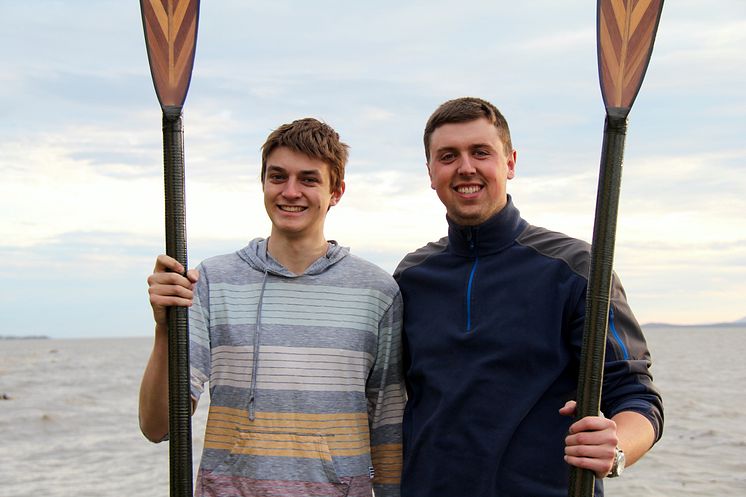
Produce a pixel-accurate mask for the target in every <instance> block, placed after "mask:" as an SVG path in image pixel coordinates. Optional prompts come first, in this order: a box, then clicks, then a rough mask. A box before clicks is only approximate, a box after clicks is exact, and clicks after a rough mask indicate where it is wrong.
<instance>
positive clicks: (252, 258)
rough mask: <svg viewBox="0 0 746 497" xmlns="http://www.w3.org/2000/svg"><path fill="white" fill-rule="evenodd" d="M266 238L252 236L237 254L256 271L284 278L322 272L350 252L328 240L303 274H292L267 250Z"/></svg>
mask: <svg viewBox="0 0 746 497" xmlns="http://www.w3.org/2000/svg"><path fill="white" fill-rule="evenodd" d="M268 240H269V238H254V239H253V240H251V242H249V244H248V245H247V246H246V247H244V248H242V249H241V250H239V251H238V256H239V257H240V258H241V259H243V260H244V261H246V263H247V264H249V266H251V267H252V268H254V269H256V270H257V271H261V272H263V273H265V274H271V275H274V276H284V277H286V278H299V277H301V276H306V275H309V276H311V275H315V274H320V273H323V272H324V271H326V270H327V269H329V268H330V267H331V266H333V265H334V264H336V263H338V262H339V261H341V260H342V259H344V258H345V257H347V256H348V255H349V253H350V250H349V249H348V248H347V247H342V246H340V245H339V244H338V243H337V242H336V241H334V240H329V246H328V248H327V250H326V254H325V255H324V256H322V257H319V258H318V259H316V260H315V261H314V262H313V263H311V265H310V266H308V267H307V268H306V270H305V271H304V272H303V274H294V273H292V272H290V271H289V270H288V269H287V268H285V267H284V266H283V265H282V264H280V263H279V262H277V261H276V260H275V259H274V258H273V257H272V256H271V255H270V254H269V252H267V241H268Z"/></svg>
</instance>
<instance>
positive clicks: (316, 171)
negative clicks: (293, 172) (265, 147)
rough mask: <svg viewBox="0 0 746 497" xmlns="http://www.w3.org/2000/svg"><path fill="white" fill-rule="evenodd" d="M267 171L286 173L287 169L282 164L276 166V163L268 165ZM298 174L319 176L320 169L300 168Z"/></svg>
mask: <svg viewBox="0 0 746 497" xmlns="http://www.w3.org/2000/svg"><path fill="white" fill-rule="evenodd" d="M267 172H268V173H270V172H274V173H285V174H287V172H288V171H287V169H285V168H284V167H282V166H276V165H272V164H270V165H268V166H267ZM298 175H299V176H321V170H320V169H301V170H300V171H298Z"/></svg>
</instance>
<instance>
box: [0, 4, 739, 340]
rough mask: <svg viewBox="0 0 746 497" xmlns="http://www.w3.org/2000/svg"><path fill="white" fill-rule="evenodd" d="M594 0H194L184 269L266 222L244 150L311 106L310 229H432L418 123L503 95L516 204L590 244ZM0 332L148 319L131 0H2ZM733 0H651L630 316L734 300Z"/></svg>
mask: <svg viewBox="0 0 746 497" xmlns="http://www.w3.org/2000/svg"><path fill="white" fill-rule="evenodd" d="M595 15H596V13H595V2H590V1H587V0H586V1H580V0H572V1H571V0H567V1H562V2H558V1H555V0H541V1H531V2H495V1H486V0H484V1H474V0H461V1H458V2H456V1H440V0H428V1H424V0H423V1H419V0H418V1H388V0H383V1H378V2H349V1H331V0H328V1H323V0H322V1H315V2H299V1H295V2H291V1H284V0H273V1H263V2H259V1H246V0H241V1H227V0H221V1H206V2H203V3H202V6H201V12H200V18H199V34H198V42H197V56H196V60H195V65H194V73H193V77H192V83H191V87H190V90H189V95H188V97H187V101H186V104H185V106H184V122H185V148H186V174H187V222H188V230H187V231H188V246H189V259H190V265H192V266H193V265H195V264H196V263H197V262H199V261H200V260H201V259H203V258H205V257H207V256H210V255H215V254H218V253H225V252H231V251H233V250H236V249H238V248H240V247H242V246H243V245H245V244H246V243H247V242H248V240H250V239H251V238H254V237H256V236H266V235H267V234H268V229H269V227H268V222H267V221H266V215H265V213H264V210H263V206H262V199H261V190H260V185H259V179H258V176H259V160H260V155H259V147H260V145H261V143H262V142H263V141H264V138H265V137H266V135H267V134H268V133H269V132H270V131H271V130H272V129H274V128H276V127H277V126H278V125H279V124H281V123H284V122H288V121H290V120H293V119H295V118H298V117H304V116H313V117H317V118H320V119H322V120H324V121H326V122H328V123H329V124H331V125H332V126H334V127H335V128H336V129H337V130H338V131H339V132H340V134H341V135H342V138H343V140H344V141H346V142H347V143H349V144H350V145H351V156H350V163H349V165H348V170H347V192H346V193H345V196H344V198H343V199H342V202H341V203H340V204H339V206H337V207H335V208H334V209H332V211H331V212H330V214H329V217H328V220H327V229H326V235H327V237H328V238H330V239H336V240H338V241H339V242H340V243H341V244H342V245H346V246H350V247H351V248H352V251H353V252H354V253H356V254H358V255H361V256H363V257H367V258H369V259H371V260H372V261H374V262H376V263H377V264H379V265H380V266H382V267H383V268H384V269H386V270H388V271H392V270H393V269H394V267H395V266H396V263H397V262H398V260H399V259H400V258H401V257H402V256H403V255H404V254H405V253H407V252H408V251H410V250H413V249H415V248H417V247H419V246H421V245H423V244H424V243H426V242H427V241H429V240H432V239H435V238H439V237H440V236H442V235H444V234H445V231H446V224H445V210H444V208H443V207H442V206H441V204H440V203H439V202H438V200H437V197H436V195H435V193H434V192H433V191H432V190H431V189H430V188H429V182H428V179H427V175H426V170H425V166H424V155H423V151H422V145H421V142H422V129H423V126H424V123H425V121H426V120H427V118H428V116H429V115H430V113H431V112H432V111H433V110H434V109H435V107H437V106H438V105H439V104H440V103H441V102H443V101H444V100H447V99H450V98H454V97H459V96H465V95H472V96H480V97H483V98H486V99H488V100H490V101H492V102H493V103H495V104H496V105H497V106H498V107H499V108H500V109H501V110H502V111H503V113H504V114H505V115H506V117H507V118H508V120H509V122H510V124H511V131H512V135H513V143H514V146H515V147H516V149H517V150H518V163H517V169H516V173H517V174H516V178H515V179H514V180H512V181H511V182H510V183H509V185H508V190H509V192H510V193H511V194H512V195H513V197H514V200H515V203H516V205H517V207H518V208H519V209H520V210H521V213H522V214H523V216H524V217H525V218H526V219H527V220H528V221H529V222H531V223H532V224H536V225H540V226H545V227H548V228H550V229H553V230H558V231H563V232H565V233H568V234H570V235H573V236H576V237H579V238H583V239H586V240H590V238H591V236H592V229H593V214H594V208H595V196H596V182H597V177H598V164H599V157H600V150H601V141H602V135H603V120H604V110H603V103H602V100H601V95H600V90H599V86H598V77H597V67H596V42H595V22H596V21H595ZM0 47H1V48H0V63H1V66H0V212H2V214H1V215H0V257H2V263H3V264H2V269H1V270H0V277H2V280H1V281H0V311H1V313H2V316H3V319H2V320H1V321H0V335H29V334H43V335H49V336H53V337H85V336H125V335H147V334H150V333H152V324H151V316H150V310H149V305H148V303H147V292H146V288H147V285H146V282H145V279H146V277H147V275H148V274H149V272H150V271H151V270H152V266H153V262H154V258H155V256H156V255H157V254H158V253H161V252H163V251H164V250H165V249H164V248H163V246H164V241H163V240H164V235H163V225H164V220H163V210H164V209H163V173H162V167H163V163H162V135H161V111H160V107H159V106H158V102H157V100H156V96H155V92H154V89H153V84H152V80H151V77H150V72H149V68H148V62H147V55H146V52H145V42H144V37H143V32H142V21H141V17H140V10H139V4H138V2H135V1H131V2H124V1H121V0H117V1H104V0H100V1H96V2H90V1H83V0H66V1H64V2H63V1H45V0H35V1H33V2H15V1H11V0H0ZM744 88H746V2H744V1H743V0H718V1H714V2H703V1H701V0H676V1H669V2H666V5H665V8H664V12H663V17H662V20H661V24H660V29H659V32H658V38H657V41H656V45H655V50H654V53H653V58H652V62H651V64H650V67H649V69H648V72H647V76H646V78H645V82H644V84H643V87H642V90H641V92H640V95H639V97H638V98H637V101H636V102H635V105H634V107H633V109H632V112H631V114H630V118H629V131H628V136H627V141H626V148H625V163H624V174H623V180H622V193H621V203H620V210H619V224H618V231H617V245H616V260H615V268H616V270H617V272H618V273H619V274H620V276H621V278H622V281H623V283H624V285H625V287H626V290H627V294H628V297H629V300H630V302H631V304H632V307H633V310H634V311H635V313H636V314H637V317H638V319H639V320H640V321H641V322H643V323H646V322H651V321H666V322H672V323H703V322H718V321H732V320H735V319H739V318H741V317H743V316H746V215H745V213H746V200H744V196H745V195H744V194H745V193H746V160H745V159H746V138H745V137H746V119H745V117H746V92H744Z"/></svg>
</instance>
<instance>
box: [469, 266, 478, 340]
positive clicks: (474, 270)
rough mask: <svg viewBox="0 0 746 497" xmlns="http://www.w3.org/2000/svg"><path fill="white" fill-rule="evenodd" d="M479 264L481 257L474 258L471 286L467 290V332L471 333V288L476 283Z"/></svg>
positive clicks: (470, 278)
mask: <svg viewBox="0 0 746 497" xmlns="http://www.w3.org/2000/svg"><path fill="white" fill-rule="evenodd" d="M478 264H479V257H475V258H474V264H473V265H472V266H471V274H469V285H468V286H467V288H466V331H467V332H468V331H471V287H472V283H473V282H474V274H475V273H476V272H477V265H478Z"/></svg>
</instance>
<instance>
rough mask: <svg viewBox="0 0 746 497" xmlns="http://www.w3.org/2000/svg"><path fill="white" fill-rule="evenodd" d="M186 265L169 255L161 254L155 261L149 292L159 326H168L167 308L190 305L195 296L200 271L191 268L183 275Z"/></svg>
mask: <svg viewBox="0 0 746 497" xmlns="http://www.w3.org/2000/svg"><path fill="white" fill-rule="evenodd" d="M183 272H184V266H182V265H181V264H180V263H179V261H177V260H176V259H174V258H172V257H169V256H167V255H163V254H161V255H159V256H158V258H157V259H156V261H155V268H154V269H153V274H151V275H150V276H148V293H149V294H150V306H151V307H152V308H153V318H154V319H155V323H156V325H158V326H159V327H166V326H168V320H167V314H166V308H167V307H171V306H177V307H190V306H191V305H192V299H193V296H194V293H193V292H194V284H195V283H196V282H197V280H198V279H199V272H198V271H197V270H196V269H190V270H189V271H187V273H186V277H184V276H182V274H183Z"/></svg>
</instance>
